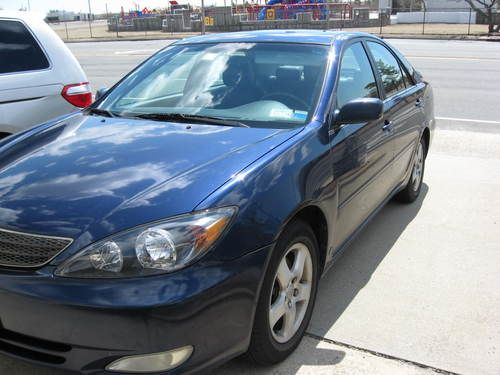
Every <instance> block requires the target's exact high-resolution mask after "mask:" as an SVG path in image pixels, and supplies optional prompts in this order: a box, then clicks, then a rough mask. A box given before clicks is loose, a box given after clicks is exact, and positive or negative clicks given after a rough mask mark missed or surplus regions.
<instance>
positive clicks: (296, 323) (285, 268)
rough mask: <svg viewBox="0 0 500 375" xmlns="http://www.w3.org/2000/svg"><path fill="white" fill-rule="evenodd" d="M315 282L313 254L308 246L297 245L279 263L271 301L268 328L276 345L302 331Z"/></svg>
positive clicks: (291, 247)
mask: <svg viewBox="0 0 500 375" xmlns="http://www.w3.org/2000/svg"><path fill="white" fill-rule="evenodd" d="M312 281H313V265H312V258H311V252H310V250H309V248H308V247H307V246H306V245H305V244H303V243H295V244H293V245H292V246H290V248H289V249H288V250H287V251H286V252H285V255H284V256H283V258H282V259H281V261H280V264H279V266H278V270H277V271H276V275H275V276H274V283H273V290H272V292H271V297H270V301H269V326H270V328H271V333H272V335H273V338H274V339H275V340H276V341H277V342H279V343H286V342H288V341H289V340H290V339H291V338H292V337H293V336H294V335H295V333H296V332H297V331H298V330H299V328H300V326H301V324H302V321H303V320H304V316H305V314H306V311H307V307H308V306H309V302H310V299H311V287H312Z"/></svg>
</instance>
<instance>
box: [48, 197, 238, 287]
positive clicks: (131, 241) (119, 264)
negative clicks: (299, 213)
mask: <svg viewBox="0 0 500 375" xmlns="http://www.w3.org/2000/svg"><path fill="white" fill-rule="evenodd" d="M235 212H236V208H234V207H224V208H217V209H213V210H206V211H201V212H195V213H192V214H187V215H182V216H176V217H173V218H170V219H167V220H165V221H161V222H156V223H152V224H149V225H144V226H140V227H136V228H134V229H131V230H127V231H124V232H121V233H118V234H115V235H113V236H111V237H108V238H106V239H104V240H102V241H99V242H96V243H95V244H92V245H90V246H89V247H87V248H85V249H83V250H82V251H80V252H79V253H77V254H76V255H74V256H72V257H71V258H69V259H68V260H67V261H66V262H64V263H63V264H61V265H60V266H59V267H58V268H57V270H56V272H55V274H56V275H57V276H66V277H86V278H99V277H134V276H142V275H153V274H158V273H167V272H172V271H175V270H178V269H180V268H183V267H185V266H187V265H188V264H190V263H192V262H193V261H194V260H196V259H198V258H199V257H200V256H202V255H203V254H205V253H206V252H207V251H208V250H209V249H210V248H211V247H212V245H213V244H214V243H215V241H217V239H218V238H220V236H221V234H222V233H223V232H224V230H225V229H226V228H227V226H228V224H229V222H230V221H231V218H232V217H233V216H234V214H235Z"/></svg>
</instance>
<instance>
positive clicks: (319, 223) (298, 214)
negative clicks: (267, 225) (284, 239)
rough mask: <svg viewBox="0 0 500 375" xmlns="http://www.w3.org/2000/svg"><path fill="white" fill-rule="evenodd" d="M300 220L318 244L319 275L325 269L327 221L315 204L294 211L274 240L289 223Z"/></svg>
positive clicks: (327, 234)
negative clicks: (311, 232)
mask: <svg viewBox="0 0 500 375" xmlns="http://www.w3.org/2000/svg"><path fill="white" fill-rule="evenodd" d="M296 220H301V221H303V222H305V223H307V224H308V225H309V226H310V227H311V229H312V231H313V232H314V235H315V236H316V241H317V242H318V250H319V254H318V255H319V261H320V264H319V270H320V274H321V272H322V271H323V269H324V267H325V262H326V256H327V252H328V236H329V233H328V221H327V219H326V215H325V213H324V212H323V210H322V209H321V208H320V207H319V206H318V205H316V204H308V205H305V206H301V207H299V208H298V209H297V210H295V211H294V212H293V213H292V214H291V215H290V216H289V217H288V219H287V220H286V221H285V222H284V223H283V225H282V226H281V228H280V231H279V232H278V234H277V236H276V239H277V238H279V236H280V235H281V233H283V231H284V230H285V228H286V227H287V226H288V225H290V223H292V222H294V221H296Z"/></svg>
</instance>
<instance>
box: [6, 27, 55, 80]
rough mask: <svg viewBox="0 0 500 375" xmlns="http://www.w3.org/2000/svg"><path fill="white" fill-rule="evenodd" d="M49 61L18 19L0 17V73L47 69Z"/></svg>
mask: <svg viewBox="0 0 500 375" xmlns="http://www.w3.org/2000/svg"><path fill="white" fill-rule="evenodd" d="M49 66H50V64H49V61H48V59H47V57H46V56H45V54H44V53H43V51H42V49H41V48H40V45H39V44H38V42H37V41H36V40H35V38H34V37H33V35H32V34H31V32H30V31H29V30H28V29H27V28H26V26H25V25H24V24H23V23H22V22H20V21H14V20H2V19H0V74H5V73H18V72H26V71H31V70H41V69H47V68H48V67H49Z"/></svg>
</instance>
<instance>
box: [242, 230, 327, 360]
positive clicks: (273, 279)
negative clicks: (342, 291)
mask: <svg viewBox="0 0 500 375" xmlns="http://www.w3.org/2000/svg"><path fill="white" fill-rule="evenodd" d="M301 264H302V266H301ZM318 268H319V262H318V243H317V241H316V237H315V235H314V232H313V231H312V229H311V227H310V226H309V225H308V224H306V223H305V222H303V221H301V220H296V221H294V222H292V223H291V224H290V225H289V226H288V227H287V228H286V229H285V231H284V232H283V233H282V235H281V236H280V238H279V240H278V242H277V244H276V247H275V249H274V251H273V254H272V256H271V260H270V263H269V266H268V269H267V272H266V276H265V279H264V282H263V285H262V290H261V292H260V297H259V301H258V304H257V309H256V313H255V320H254V327H253V331H252V337H251V341H250V346H249V349H248V352H247V355H246V356H247V358H248V359H250V360H251V361H253V362H255V363H258V364H261V365H271V364H275V363H278V362H281V361H283V360H284V359H285V358H286V357H288V356H289V355H290V354H291V353H292V352H293V351H294V350H295V349H296V348H297V346H298V345H299V344H300V341H301V340H302V337H303V336H304V333H305V330H306V328H307V326H308V325H309V321H310V320H311V315H312V311H313V308H314V302H315V300H316V290H317V286H318Z"/></svg>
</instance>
